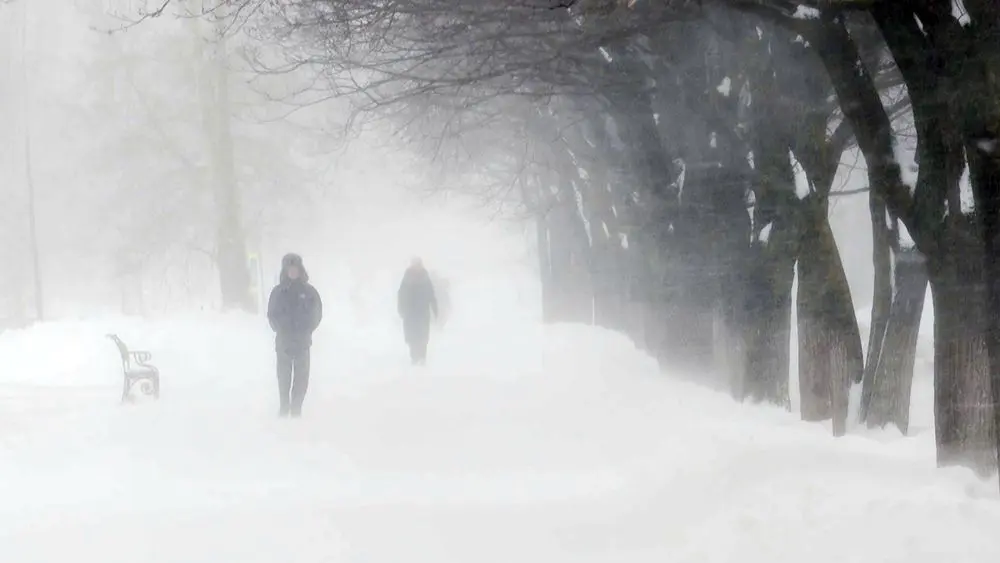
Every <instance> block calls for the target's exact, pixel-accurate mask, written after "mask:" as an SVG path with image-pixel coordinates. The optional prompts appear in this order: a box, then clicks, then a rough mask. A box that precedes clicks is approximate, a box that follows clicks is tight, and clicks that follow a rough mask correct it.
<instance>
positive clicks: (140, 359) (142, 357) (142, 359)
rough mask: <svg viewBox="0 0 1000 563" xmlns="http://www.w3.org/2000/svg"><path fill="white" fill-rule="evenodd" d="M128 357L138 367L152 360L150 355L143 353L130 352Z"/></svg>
mask: <svg viewBox="0 0 1000 563" xmlns="http://www.w3.org/2000/svg"><path fill="white" fill-rule="evenodd" d="M128 355H129V356H131V358H132V361H134V362H135V363H137V364H139V365H142V364H145V363H147V362H149V361H150V360H152V359H153V355H152V354H150V353H149V352H144V351H130V352H129V353H128Z"/></svg>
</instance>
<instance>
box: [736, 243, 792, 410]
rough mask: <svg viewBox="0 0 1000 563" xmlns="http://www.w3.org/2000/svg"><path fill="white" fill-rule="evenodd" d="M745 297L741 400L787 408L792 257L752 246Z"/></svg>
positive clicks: (758, 246)
mask: <svg viewBox="0 0 1000 563" xmlns="http://www.w3.org/2000/svg"><path fill="white" fill-rule="evenodd" d="M752 252H753V253H755V258H756V259H755V260H754V266H753V271H752V273H751V276H750V280H749V283H748V286H749V287H748V295H747V323H746V325H745V328H746V333H745V334H746V336H745V338H746V343H747V360H746V361H747V369H746V378H745V379H744V386H743V390H744V398H750V399H752V400H754V401H765V402H769V403H773V404H776V405H781V406H784V407H786V408H788V407H789V396H788V377H789V362H790V357H789V352H790V346H791V323H792V281H793V279H794V277H795V267H794V258H792V257H788V256H783V255H768V254H769V253H768V252H767V251H766V250H765V249H763V248H760V245H754V248H753V251H752Z"/></svg>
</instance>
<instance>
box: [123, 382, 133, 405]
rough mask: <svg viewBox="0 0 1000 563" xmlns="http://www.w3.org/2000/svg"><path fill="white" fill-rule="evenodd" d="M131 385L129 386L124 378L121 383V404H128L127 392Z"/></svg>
mask: <svg viewBox="0 0 1000 563" xmlns="http://www.w3.org/2000/svg"><path fill="white" fill-rule="evenodd" d="M130 387H131V385H129V380H128V378H127V377H126V378H124V379H123V382H122V404H125V403H126V402H128V392H129V388H130Z"/></svg>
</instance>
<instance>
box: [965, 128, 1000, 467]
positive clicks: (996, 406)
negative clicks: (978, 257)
mask: <svg viewBox="0 0 1000 563" xmlns="http://www.w3.org/2000/svg"><path fill="white" fill-rule="evenodd" d="M975 145H976V146H975V147H974V149H972V150H970V151H969V155H970V158H969V168H970V177H971V180H972V185H973V189H974V190H975V193H976V208H977V209H978V210H979V216H980V221H981V222H982V225H981V226H982V238H983V241H984V245H983V251H984V255H983V257H984V264H985V272H984V273H985V282H986V292H987V308H986V317H987V319H988V321H987V326H986V329H987V340H986V346H987V350H988V351H989V356H990V363H989V373H990V381H989V383H990V390H991V394H990V399H991V400H992V403H993V409H992V410H993V428H994V430H995V432H994V439H995V444H994V449H995V453H996V455H997V456H998V457H1000V135H994V136H992V137H987V136H984V138H983V139H980V140H979V141H978V142H976V143H975Z"/></svg>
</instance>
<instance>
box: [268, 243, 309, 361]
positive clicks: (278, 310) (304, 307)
mask: <svg viewBox="0 0 1000 563" xmlns="http://www.w3.org/2000/svg"><path fill="white" fill-rule="evenodd" d="M292 265H294V266H297V267H298V268H299V274H300V275H299V277H298V279H294V280H293V279H291V278H289V277H288V268H289V266H292ZM267 320H268V322H269V323H271V329H272V330H274V333H275V347H276V348H277V349H278V350H280V351H295V350H304V349H307V348H309V347H310V346H312V334H313V332H314V331H315V330H316V328H317V327H319V323H320V321H322V320H323V302H322V300H320V297H319V292H317V291H316V288H314V287H313V286H312V285H310V284H309V274H307V273H306V269H305V267H303V265H302V257H301V256H299V255H297V254H287V255H285V257H284V258H282V259H281V276H280V279H279V283H278V285H277V286H275V287H274V289H273V290H271V296H270V298H269V299H268V300H267Z"/></svg>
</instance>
